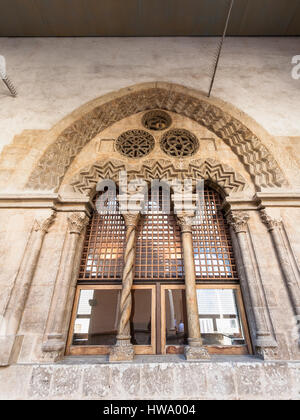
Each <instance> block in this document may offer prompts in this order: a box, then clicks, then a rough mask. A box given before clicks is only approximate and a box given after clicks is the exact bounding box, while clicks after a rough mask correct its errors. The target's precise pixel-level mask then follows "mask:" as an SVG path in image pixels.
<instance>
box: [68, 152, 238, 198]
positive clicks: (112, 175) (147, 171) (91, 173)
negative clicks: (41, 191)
mask: <svg viewBox="0 0 300 420" xmlns="http://www.w3.org/2000/svg"><path fill="white" fill-rule="evenodd" d="M124 170H126V171H127V175H128V179H129V180H131V179H135V178H143V179H145V180H146V181H151V180H152V179H161V180H166V181H172V180H173V179H175V178H177V179H180V180H183V179H186V178H190V179H193V180H195V181H197V180H200V179H204V180H208V181H211V182H212V183H214V184H216V185H217V186H218V187H219V188H221V189H222V190H223V191H224V193H225V194H226V195H229V194H231V193H236V192H242V191H243V190H244V189H245V186H246V181H245V179H244V178H243V177H242V176H241V175H239V174H237V173H236V172H235V171H234V170H233V169H232V168H230V167H229V166H228V165H223V164H221V163H220V162H217V161H216V160H213V159H206V160H200V159H195V160H192V161H191V162H190V164H189V166H188V167H187V168H186V169H180V168H177V167H175V166H174V164H172V163H170V161H169V160H166V159H158V160H155V159H149V160H146V161H144V162H143V163H142V164H141V166H140V167H139V168H138V169H130V168H128V167H127V165H126V163H125V162H123V161H121V160H100V161H97V162H95V163H94V164H93V165H91V166H89V167H87V168H84V169H83V170H81V171H80V172H79V173H78V174H77V175H75V177H73V178H72V179H71V180H70V181H69V183H68V185H69V186H70V187H71V188H72V189H73V191H74V192H79V193H81V194H84V195H88V196H91V195H92V192H93V191H94V190H95V187H96V184H97V182H98V181H99V180H101V179H112V180H113V181H115V182H118V180H119V172H120V171H124Z"/></svg>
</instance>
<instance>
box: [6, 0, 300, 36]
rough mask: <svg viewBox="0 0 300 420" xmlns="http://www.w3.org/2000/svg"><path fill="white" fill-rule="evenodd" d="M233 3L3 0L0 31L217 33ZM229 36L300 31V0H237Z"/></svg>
mask: <svg viewBox="0 0 300 420" xmlns="http://www.w3.org/2000/svg"><path fill="white" fill-rule="evenodd" d="M228 3H229V1H227V0H0V36H215V35H220V34H221V33H222V30H223V27H224V21H225V19H226V11H227V9H228ZM228 35H232V36H295V35H300V0H235V2H234V7H233V10H232V16H231V20H230V23H229V27H228Z"/></svg>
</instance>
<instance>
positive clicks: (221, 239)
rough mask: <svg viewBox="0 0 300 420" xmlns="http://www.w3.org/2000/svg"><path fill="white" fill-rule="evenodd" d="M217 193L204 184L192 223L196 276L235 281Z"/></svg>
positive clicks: (228, 235)
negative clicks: (199, 207)
mask: <svg viewBox="0 0 300 420" xmlns="http://www.w3.org/2000/svg"><path fill="white" fill-rule="evenodd" d="M220 207H221V200H220V196H219V194H218V193H217V192H215V191H214V190H212V189H210V188H208V187H205V189H204V200H203V207H202V208H201V214H200V213H198V215H197V217H196V220H197V222H196V224H195V225H194V226H193V244H194V258H195V269H196V277H197V280H198V281H199V280H213V281H214V282H215V281H221V282H224V281H225V282H227V281H233V282H238V275H237V270H236V265H235V260H234V255H233V249H232V243H231V237H230V232H229V227H228V224H227V222H226V220H225V217H224V215H223V213H222V211H221V210H220Z"/></svg>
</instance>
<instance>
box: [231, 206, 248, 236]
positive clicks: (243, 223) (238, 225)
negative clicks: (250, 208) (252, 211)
mask: <svg viewBox="0 0 300 420" xmlns="http://www.w3.org/2000/svg"><path fill="white" fill-rule="evenodd" d="M249 218H250V216H249V214H248V213H247V212H245V211H231V212H229V213H228V214H227V222H228V224H229V225H230V226H232V228H233V230H234V231H235V233H242V232H247V223H248V220H249Z"/></svg>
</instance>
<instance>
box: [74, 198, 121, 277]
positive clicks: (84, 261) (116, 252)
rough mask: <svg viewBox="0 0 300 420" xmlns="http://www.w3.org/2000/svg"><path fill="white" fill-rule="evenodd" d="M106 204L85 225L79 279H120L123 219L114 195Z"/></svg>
mask: <svg viewBox="0 0 300 420" xmlns="http://www.w3.org/2000/svg"><path fill="white" fill-rule="evenodd" d="M95 202H96V200H94V203H95ZM105 204H106V211H105V212H104V214H99V213H98V212H97V211H95V212H94V214H93V217H92V218H91V220H90V223H89V225H88V227H87V231H86V236H85V241H84V247H83V253H82V258H81V264H80V270H79V280H84V281H95V280H100V281H101V280H106V281H107V280H119V281H120V280H121V279H122V269H123V253H124V244H125V223H124V219H123V217H122V215H121V214H120V212H119V206H118V202H117V199H116V197H115V196H111V197H108V199H107V201H106V203H105Z"/></svg>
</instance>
